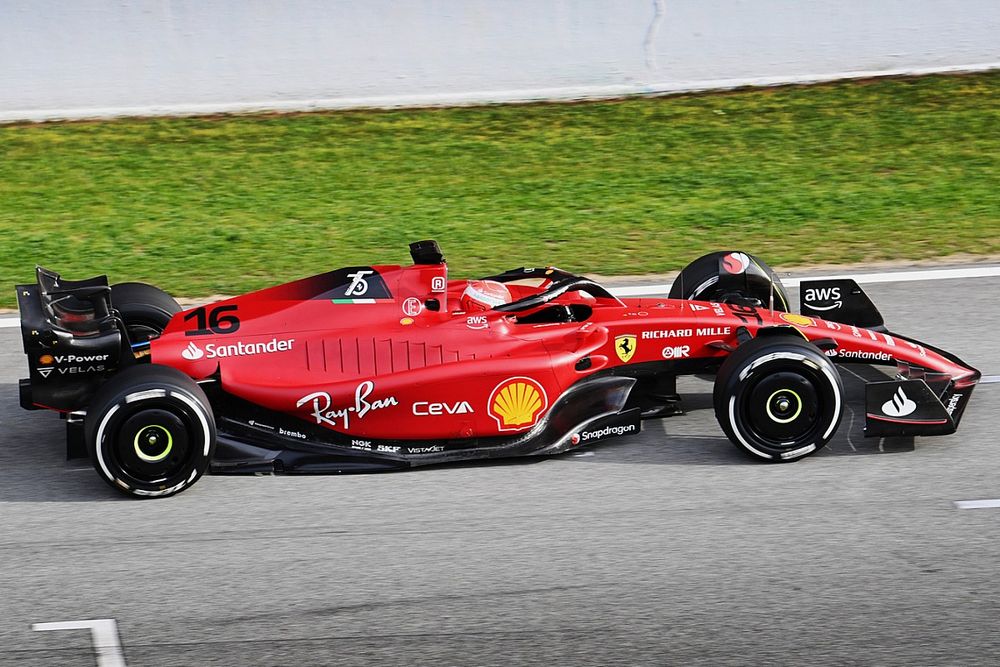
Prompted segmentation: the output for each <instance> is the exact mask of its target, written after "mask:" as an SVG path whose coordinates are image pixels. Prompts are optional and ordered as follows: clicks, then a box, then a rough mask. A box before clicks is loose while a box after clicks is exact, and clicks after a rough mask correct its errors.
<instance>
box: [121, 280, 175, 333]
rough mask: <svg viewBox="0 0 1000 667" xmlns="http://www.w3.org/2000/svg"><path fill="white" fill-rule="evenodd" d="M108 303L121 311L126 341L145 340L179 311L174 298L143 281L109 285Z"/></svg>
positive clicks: (158, 331)
mask: <svg viewBox="0 0 1000 667" xmlns="http://www.w3.org/2000/svg"><path fill="white" fill-rule="evenodd" d="M111 305H112V306H113V307H114V308H115V309H116V310H117V311H118V312H119V314H121V316H122V320H124V321H125V328H126V329H127V330H128V337H129V341H130V342H131V343H132V344H133V345H134V344H135V343H144V342H146V341H148V340H149V339H150V338H156V337H157V336H159V335H160V334H161V333H163V330H164V329H166V328H167V324H168V323H169V322H170V318H172V317H173V316H174V314H175V313H179V312H180V311H181V307H180V305H179V304H178V303H177V302H176V301H174V298H173V297H172V296H170V295H169V294H167V293H166V292H164V291H163V290H161V289H159V288H158V287H153V286H152V285H147V284H146V283H119V284H117V285H112V286H111Z"/></svg>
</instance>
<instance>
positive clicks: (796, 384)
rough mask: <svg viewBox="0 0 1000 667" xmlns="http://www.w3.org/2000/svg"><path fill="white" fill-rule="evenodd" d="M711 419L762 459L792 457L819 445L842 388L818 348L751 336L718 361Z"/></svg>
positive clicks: (832, 422) (831, 426) (836, 418)
mask: <svg viewBox="0 0 1000 667" xmlns="http://www.w3.org/2000/svg"><path fill="white" fill-rule="evenodd" d="M713 399H714V403H715V417H716V419H718V421H719V425H720V426H722V430H723V431H725V433H726V436H727V437H728V438H729V440H730V441H731V442H732V443H733V444H734V445H736V447H737V448H739V449H741V450H743V451H744V452H746V453H747V454H749V455H750V456H752V457H754V458H758V459H763V460H765V461H775V462H788V461H796V460H798V459H801V458H803V457H805V456H808V455H810V454H812V453H814V452H816V451H818V450H819V449H821V448H823V447H824V446H825V445H826V443H827V442H829V440H830V438H831V437H833V434H834V433H835V432H836V430H837V426H838V425H839V424H840V419H841V416H842V415H843V411H844V386H843V383H842V382H841V379H840V375H839V374H838V373H837V370H836V368H835V367H834V365H833V364H832V363H831V362H830V360H829V359H828V358H827V357H826V355H825V354H823V353H822V352H821V351H820V350H819V348H817V347H816V346H815V345H812V344H811V343H808V342H806V341H804V340H802V339H798V338H793V337H791V336H784V335H782V336H768V337H765V338H755V339H753V340H752V341H749V342H747V343H745V344H743V345H741V346H739V347H738V348H737V349H736V351H735V352H733V353H732V354H731V355H729V357H728V358H727V359H726V360H725V361H724V362H723V364H722V367H721V368H719V373H718V375H717V376H716V378H715V391H714V396H713Z"/></svg>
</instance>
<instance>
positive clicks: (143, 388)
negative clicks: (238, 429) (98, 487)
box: [84, 364, 215, 498]
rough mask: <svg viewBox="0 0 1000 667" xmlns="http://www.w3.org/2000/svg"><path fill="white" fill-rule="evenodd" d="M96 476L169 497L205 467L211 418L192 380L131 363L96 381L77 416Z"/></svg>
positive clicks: (142, 494)
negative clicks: (94, 389)
mask: <svg viewBox="0 0 1000 667" xmlns="http://www.w3.org/2000/svg"><path fill="white" fill-rule="evenodd" d="M84 437H85V439H86V443H87V450H88V453H89V454H90V460H91V462H92V463H93V465H94V469H95V470H96V471H97V474H98V475H100V476H101V479H103V480H104V481H105V482H107V483H108V484H110V485H111V486H112V487H114V488H115V489H117V490H118V491H120V492H122V493H124V494H126V495H128V496H133V497H137V498H154V497H165V496H172V495H174V494H175V493H179V492H181V491H183V490H184V489H186V488H188V487H189V486H191V485H192V484H194V483H195V482H196V481H198V478H199V477H201V475H202V474H204V472H205V471H206V470H207V469H208V465H209V463H210V462H211V460H212V455H213V454H214V453H215V419H214V418H213V416H212V411H211V409H210V408H209V402H208V398H207V397H206V396H205V392H204V391H202V389H201V387H199V386H198V384H197V383H196V382H195V381H194V380H192V379H191V378H189V377H188V376H186V375H184V374H183V373H181V372H180V371H178V370H175V369H173V368H169V367H166V366H158V365H155V364H143V365H140V366H132V367H131V368H128V369H126V370H124V371H122V372H121V373H120V374H118V375H116V376H115V377H113V378H112V379H111V380H109V381H108V382H107V383H106V384H104V385H103V386H102V387H101V388H100V389H99V390H98V392H97V394H96V395H95V396H94V400H93V401H92V402H91V405H90V408H89V409H88V410H87V416H86V419H85V421H84Z"/></svg>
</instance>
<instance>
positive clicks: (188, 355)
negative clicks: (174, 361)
mask: <svg viewBox="0 0 1000 667" xmlns="http://www.w3.org/2000/svg"><path fill="white" fill-rule="evenodd" d="M181 356H182V357H184V358H185V359H187V360H188V361H197V360H198V359H201V358H202V357H204V356H205V353H204V352H202V351H201V348H200V347H198V346H197V345H195V344H194V341H191V342H190V343H188V346H187V347H186V348H184V351H183V352H181Z"/></svg>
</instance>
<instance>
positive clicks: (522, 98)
mask: <svg viewBox="0 0 1000 667" xmlns="http://www.w3.org/2000/svg"><path fill="white" fill-rule="evenodd" d="M994 69H1000V62H987V63H970V64H968V65H952V66H947V67H903V68H897V69H880V70H857V71H847V72H826V73H818V74H799V75H790V76H789V75H786V76H763V77H744V78H739V79H707V80H702V81H697V80H696V81H670V82H660V83H648V84H615V85H606V86H566V87H560V88H528V89H518V90H488V91H467V92H460V93H430V94H413V93H411V94H404V95H380V96H372V97H333V98H317V99H301V100H260V101H254V102H207V103H190V104H157V105H147V106H134V107H90V108H70V109H19V110H7V111H0V123H12V122H18V121H36V122H40V121H50V120H82V119H93V118H120V117H124V116H199V115H202V116H203V115H209V114H220V113H258V112H290V111H326V110H335V109H366V108H367V109H392V108H400V107H434V106H470V105H480V104H509V103H519V102H560V101H563V102H564V101H572V100H599V99H615V98H619V97H633V96H642V95H646V96H656V95H669V94H672V93H678V94H679V93H695V92H704V91H712V90H731V89H733V88H744V87H754V88H760V87H768V86H781V85H791V84H809V83H822V82H825V81H841V80H845V79H871V78H875V77H885V76H921V75H925V74H947V73H958V72H985V71H989V70H994Z"/></svg>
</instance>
